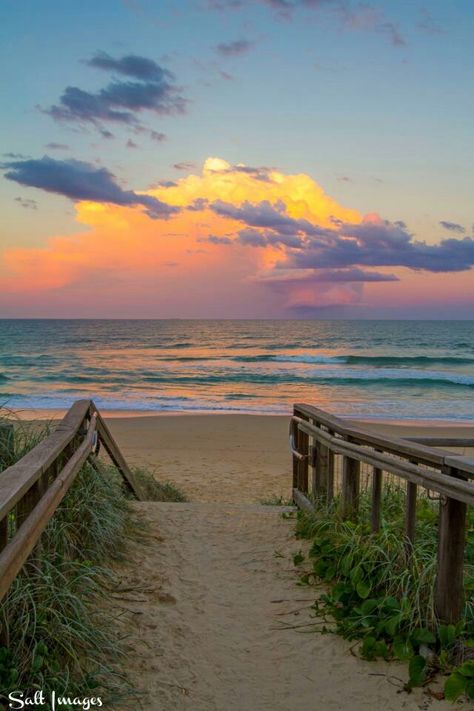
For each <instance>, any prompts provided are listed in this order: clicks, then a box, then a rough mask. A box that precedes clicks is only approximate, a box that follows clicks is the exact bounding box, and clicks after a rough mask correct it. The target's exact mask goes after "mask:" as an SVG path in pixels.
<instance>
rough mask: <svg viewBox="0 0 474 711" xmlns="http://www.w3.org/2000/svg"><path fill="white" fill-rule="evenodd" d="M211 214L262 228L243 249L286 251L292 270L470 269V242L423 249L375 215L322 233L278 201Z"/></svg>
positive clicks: (473, 250)
mask: <svg viewBox="0 0 474 711" xmlns="http://www.w3.org/2000/svg"><path fill="white" fill-rule="evenodd" d="M211 209H212V210H213V211H214V212H216V214H218V215H221V216H225V217H229V218H231V219H233V220H237V221H239V222H244V223H245V224H246V225H247V226H248V227H249V228H263V229H264V232H263V233H262V232H258V233H255V230H254V231H252V232H250V233H248V235H249V236H248V238H247V244H249V245H252V246H268V245H273V246H276V247H283V246H284V247H288V248H291V251H290V252H289V254H288V256H287V262H286V265H287V266H292V267H294V268H296V269H307V268H312V269H321V268H340V267H342V268H346V267H353V266H369V267H377V266H399V267H407V268H409V269H416V270H418V269H423V270H426V271H431V272H455V271H464V270H466V269H470V268H471V267H472V266H473V265H474V239H472V238H467V237H466V238H465V239H463V240H455V239H450V240H442V241H441V242H440V243H439V244H436V245H429V244H427V243H426V242H419V241H415V240H414V239H413V235H411V234H410V233H409V232H408V230H407V227H406V225H405V223H404V222H403V221H401V220H399V221H397V222H389V221H388V220H383V219H381V218H380V217H379V216H378V215H376V214H373V215H367V216H366V217H365V218H364V220H363V221H362V222H360V223H353V224H351V223H346V222H344V221H342V220H340V219H333V220H332V224H333V227H322V226H320V225H317V224H313V223H312V222H310V221H309V220H306V219H301V218H299V219H295V218H292V217H290V216H289V215H288V214H287V213H286V209H285V205H284V203H283V202H281V201H280V202H277V203H274V204H271V203H270V202H269V201H268V200H263V201H261V202H260V203H257V204H254V203H251V202H249V201H244V202H243V203H242V204H241V205H239V206H235V205H233V204H231V203H227V202H223V201H220V200H217V201H215V202H213V203H212V204H211ZM448 224H453V223H448ZM450 229H456V228H452V227H451V228H450ZM239 241H240V233H239Z"/></svg>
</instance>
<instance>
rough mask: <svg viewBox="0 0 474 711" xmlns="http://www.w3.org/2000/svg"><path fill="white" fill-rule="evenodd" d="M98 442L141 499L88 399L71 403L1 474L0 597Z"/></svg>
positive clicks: (100, 419) (124, 464)
mask: <svg viewBox="0 0 474 711" xmlns="http://www.w3.org/2000/svg"><path fill="white" fill-rule="evenodd" d="M100 443H102V444H103V446H104V449H105V450H106V451H107V453H108V454H109V456H110V458H111V459H112V461H113V463H114V464H115V466H116V467H117V469H118V471H119V472H120V474H121V475H122V478H123V480H124V483H125V484H126V486H127V488H128V489H129V490H130V491H131V492H132V493H133V494H134V495H135V497H136V498H137V499H142V498H145V497H144V496H143V492H142V491H141V488H140V485H139V482H138V481H137V480H136V478H135V476H134V474H133V472H132V471H131V470H130V468H129V466H128V465H127V463H126V461H125V459H124V457H123V455H122V453H121V451H120V449H119V447H118V446H117V443H116V442H115V440H114V438H113V437H112V434H111V433H110V430H109V428H108V427H107V425H106V423H105V422H104V420H103V418H102V417H101V415H100V413H99V411H98V410H97V408H96V406H95V404H94V402H93V401H92V400H78V401H77V402H75V403H74V404H73V405H72V407H71V408H70V410H69V411H68V412H67V414H66V415H65V417H64V418H63V419H62V420H61V422H60V423H59V424H58V426H57V427H56V429H55V430H54V432H53V433H52V434H50V435H49V436H48V437H46V438H45V439H44V440H42V441H41V442H40V443H39V444H38V445H37V446H36V447H34V448H33V449H32V450H31V451H30V452H28V454H26V455H25V456H24V457H22V459H20V460H19V461H18V462H17V463H16V464H13V465H12V466H11V467H8V468H7V469H5V470H4V471H3V472H2V473H1V474H0V600H2V598H3V597H4V596H5V594H6V593H7V591H8V589H9V588H10V585H11V584H12V582H13V580H14V579H15V578H16V576H17V575H18V573H19V572H20V570H21V569H22V567H23V566H24V564H25V562H26V561H27V559H28V557H29V556H30V554H31V553H32V551H33V549H34V547H35V546H36V544H37V543H38V541H39V539H40V537H41V534H42V533H43V531H44V529H45V528H46V526H47V524H48V522H49V521H50V519H51V518H52V516H53V515H54V513H55V511H56V509H57V507H58V506H59V504H60V502H61V501H62V499H63V498H64V496H65V495H66V493H67V491H68V489H69V487H70V486H71V484H72V483H73V481H74V479H75V478H76V475H77V474H78V472H79V471H80V469H81V467H82V465H83V464H84V463H85V461H86V460H87V459H88V457H90V456H91V455H92V454H93V453H94V450H95V449H96V447H97V446H98V444H100ZM12 513H13V514H14V515H13V518H12V520H11V521H10V525H9V521H8V519H9V517H10V516H11V514H12Z"/></svg>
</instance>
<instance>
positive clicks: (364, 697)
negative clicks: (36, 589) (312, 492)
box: [110, 503, 451, 711]
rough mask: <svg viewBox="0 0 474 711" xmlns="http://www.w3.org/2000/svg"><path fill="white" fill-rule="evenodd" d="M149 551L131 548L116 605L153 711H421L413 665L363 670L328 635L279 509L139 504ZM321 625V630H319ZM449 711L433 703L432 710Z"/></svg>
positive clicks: (134, 674) (134, 670)
mask: <svg viewBox="0 0 474 711" xmlns="http://www.w3.org/2000/svg"><path fill="white" fill-rule="evenodd" d="M136 511H137V514H138V516H139V518H140V524H141V525H142V526H145V527H146V528H145V531H146V532H145V542H144V541H142V542H137V543H134V544H133V545H132V548H131V550H130V562H129V563H128V564H127V565H125V566H124V567H122V568H121V570H120V571H119V584H118V586H117V587H116V588H115V590H114V592H113V593H112V596H111V601H110V604H111V605H113V607H114V609H115V610H116V611H117V612H118V613H119V615H120V617H119V620H120V623H119V624H120V633H121V634H123V635H125V636H126V653H127V673H128V675H129V678H130V679H131V680H132V681H133V682H134V683H135V684H136V685H137V687H138V690H139V691H140V692H141V694H140V696H139V697H138V701H136V700H135V701H133V702H132V703H130V704H129V705H125V707H124V708H133V709H136V708H141V709H144V710H146V711H174V710H175V709H176V710H183V711H186V710H188V709H189V711H336V710H337V711H339V710H341V709H344V710H345V711H381V710H382V709H383V711H402V710H404V711H415V710H418V709H420V708H425V709H426V708H428V707H429V706H430V699H429V698H428V697H427V696H425V695H424V694H423V692H422V691H421V690H416V692H415V693H413V694H411V695H408V694H406V693H404V692H402V691H401V689H402V687H403V683H404V681H406V678H407V667H406V665H404V664H400V663H391V664H388V663H386V662H380V661H379V662H371V663H369V662H365V661H363V660H361V659H359V658H358V657H357V656H355V655H354V654H352V653H351V651H350V648H351V646H352V644H353V643H350V642H347V641H346V640H343V639H342V638H341V637H338V636H336V635H330V634H326V635H322V634H319V633H318V632H317V631H316V630H317V629H318V626H320V625H318V624H317V623H318V620H316V619H315V618H314V617H312V616H311V609H310V608H311V604H312V602H313V601H314V599H315V596H316V593H315V590H314V589H308V588H305V587H299V586H297V584H296V583H297V577H296V573H295V568H294V566H293V564H292V562H291V555H292V553H294V552H295V550H297V549H298V548H300V545H301V544H300V543H299V542H296V541H295V540H294V537H293V523H292V522H291V521H288V520H284V519H283V518H282V516H281V512H280V510H278V509H276V508H275V507H265V508H263V507H260V506H258V505H248V504H247V505H241V504H240V505H238V504H228V505H222V506H216V505H215V504H205V503H193V504H151V503H148V504H137V505H136ZM315 623H316V624H315ZM449 708H451V706H450V705H448V704H445V703H444V702H436V705H433V709H436V711H446V710H447V709H449Z"/></svg>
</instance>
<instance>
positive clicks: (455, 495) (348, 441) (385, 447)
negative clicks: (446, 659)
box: [290, 403, 474, 622]
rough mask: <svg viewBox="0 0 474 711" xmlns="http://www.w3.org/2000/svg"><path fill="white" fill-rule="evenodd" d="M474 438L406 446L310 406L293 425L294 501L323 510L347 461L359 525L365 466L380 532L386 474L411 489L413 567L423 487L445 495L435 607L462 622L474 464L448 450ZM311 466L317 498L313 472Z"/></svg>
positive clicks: (408, 529) (345, 506)
mask: <svg viewBox="0 0 474 711" xmlns="http://www.w3.org/2000/svg"><path fill="white" fill-rule="evenodd" d="M473 443H474V440H473V439H472V438H453V437H451V438H446V437H445V438H437V437H424V438H416V437H410V438H400V437H393V436H391V435H384V434H380V433H379V432H375V431H373V430H371V429H370V427H369V426H367V427H366V426H362V425H358V424H355V423H352V422H348V421H345V420H342V419H340V418H339V417H335V416H334V415H331V414H329V413H327V412H325V411H324V410H320V409H319V408H317V407H314V406H312V405H306V404H300V403H298V404H296V405H295V406H294V416H293V417H292V419H291V423H290V449H291V451H292V454H293V500H294V502H295V503H296V504H297V506H299V507H300V508H303V509H305V510H313V511H314V510H316V508H317V507H318V506H325V505H327V504H328V503H329V502H330V501H331V500H332V496H333V487H334V456H335V455H340V456H342V489H341V509H340V510H341V515H342V516H343V517H344V518H349V517H350V518H356V517H357V515H358V506H359V488H360V464H361V463H364V464H368V465H370V466H371V468H372V473H373V485H372V497H371V503H372V511H371V527H372V531H373V532H374V533H376V532H377V531H378V530H379V528H380V522H381V506H382V487H383V472H388V473H391V474H394V475H395V476H398V477H400V478H401V479H404V480H405V481H406V486H407V497H406V517H405V537H406V556H407V562H408V560H409V558H410V555H411V551H412V546H413V541H414V537H415V531H416V495H417V487H418V486H421V487H424V488H425V489H427V490H429V491H433V492H436V493H438V494H439V495H440V513H439V523H438V529H439V534H438V562H437V576H436V589H435V601H436V612H437V615H438V617H439V618H440V619H441V620H444V621H446V622H456V621H457V620H458V619H459V618H460V615H461V613H462V609H463V604H464V585H463V574H464V548H465V521H466V510H467V506H468V505H471V506H472V505H474V482H473V481H472V479H474V458H471V457H466V456H460V455H456V454H453V452H450V451H448V450H445V449H441V448H436V449H435V448H434V446H435V444H439V445H441V446H445V447H449V446H465V447H469V446H472V444H473ZM310 466H311V468H312V471H313V475H312V491H311V493H312V497H313V500H311V499H310V498H308V496H309V488H310V487H309V477H308V469H309V467H310Z"/></svg>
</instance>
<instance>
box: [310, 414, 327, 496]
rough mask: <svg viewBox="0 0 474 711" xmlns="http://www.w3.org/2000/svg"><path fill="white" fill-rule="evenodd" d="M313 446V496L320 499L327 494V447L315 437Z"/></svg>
mask: <svg viewBox="0 0 474 711" xmlns="http://www.w3.org/2000/svg"><path fill="white" fill-rule="evenodd" d="M313 424H314V423H313ZM315 426H316V425H315ZM313 447H314V448H313V458H312V465H313V496H314V497H315V498H316V499H319V500H321V499H325V498H326V497H327V494H328V477H329V449H328V447H327V446H326V445H324V444H323V443H322V442H318V441H317V440H316V439H315V441H314V446H313Z"/></svg>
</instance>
